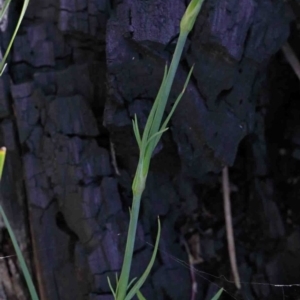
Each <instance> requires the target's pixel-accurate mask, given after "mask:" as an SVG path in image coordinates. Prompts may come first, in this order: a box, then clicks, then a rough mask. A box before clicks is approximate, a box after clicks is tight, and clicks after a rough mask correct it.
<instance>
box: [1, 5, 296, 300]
mask: <svg viewBox="0 0 300 300" xmlns="http://www.w3.org/2000/svg"><path fill="white" fill-rule="evenodd" d="M112 2H113V3H112V4H110V3H109V1H105V0H102V1H101V0H88V1H83V0H77V1H75V0H72V1H70V0H68V1H62V0H61V1H58V0H56V1H50V0H49V1H45V0H43V1H42V0H32V1H31V3H30V6H29V10H28V12H27V14H26V18H25V21H24V23H23V25H22V29H21V30H20V32H19V34H18V36H17V38H16V40H15V45H14V50H13V54H12V57H11V61H10V63H9V67H8V71H7V72H6V73H5V75H4V76H3V77H2V78H1V79H0V92H1V97H0V99H1V100H0V116H1V118H2V119H1V137H2V140H1V142H2V143H3V144H4V145H5V146H6V147H7V148H8V157H7V162H6V169H5V176H4V178H3V183H2V187H1V189H2V199H1V203H2V204H3V206H4V209H5V210H6V211H7V213H8V216H9V219H10V221H11V222H12V225H13V228H14V230H15V232H16V234H17V236H18V239H19V242H20V244H21V247H22V249H23V250H24V253H25V255H26V256H27V259H28V261H31V266H32V270H33V274H35V277H36V281H37V283H38V287H39V290H40V294H41V299H42V300H46V299H51V300H63V299H66V300H67V299H78V300H81V299H82V300H83V299H84V300H85V299H89V300H109V299H112V296H110V295H109V287H108V285H107V280H106V277H107V276H111V278H114V273H115V272H116V271H118V270H120V267H121V263H122V256H123V251H124V250H123V249H124V243H125V238H126V228H127V222H128V206H129V205H130V201H131V198H130V187H131V181H132V178H133V175H134V170H135V167H136V163H137V154H138V153H137V146H136V143H135V141H134V139H133V132H132V127H131V118H132V117H133V116H134V114H135V113H136V114H137V115H138V119H139V123H140V125H141V127H142V128H143V126H144V124H145V122H146V118H147V115H148V112H149V110H150V108H151V103H152V101H153V99H154V98H155V96H156V93H157V90H158V88H159V84H160V82H161V77H162V74H163V68H164V64H165V62H166V61H168V60H169V59H170V57H171V54H172V51H173V49H174V45H175V42H176V36H177V34H178V30H179V22H180V18H181V16H182V14H183V12H184V10H185V7H186V4H185V1H183V0H172V1H171V0H165V1H161V0H155V1H144V0H123V1H112ZM15 9H16V11H17V9H18V7H15ZM12 12H13V14H12V15H17V13H16V12H15V11H14V10H13V8H12ZM290 20H291V17H290V15H289V13H288V10H287V8H286V7H285V4H283V3H282V1H279V0H276V1H265V2H262V1H255V0H252V1H238V0H232V1H223V0H207V1H206V2H205V4H204V7H203V10H202V12H201V14H200V16H199V18H198V21H197V23H196V25H195V29H194V31H193V33H192V34H191V35H190V37H189V42H188V43H187V45H186V48H185V53H184V56H183V58H182V61H181V64H180V66H179V69H178V73H177V75H176V78H175V82H174V87H173V90H172V93H171V97H170V104H169V106H168V108H167V109H168V110H169V109H170V107H171V103H172V101H174V100H175V97H176V95H178V94H179V92H180V91H181V88H182V84H183V82H184V79H185V78H186V75H187V72H188V70H189V68H190V67H191V66H192V65H193V64H194V63H195V70H194V74H193V78H192V80H191V83H190V85H189V87H188V88H187V91H186V93H185V95H184V97H183V99H182V102H181V104H180V106H179V108H178V110H177V111H176V113H175V115H174V118H173V120H172V122H171V129H170V131H169V132H168V133H166V134H165V136H164V137H163V139H162V141H161V142H160V144H159V146H158V148H157V149H156V152H155V156H154V158H153V163H152V165H151V172H150V174H149V179H148V182H147V188H146V191H145V194H144V197H143V201H142V211H141V220H140V224H139V228H138V240H137V243H136V246H135V247H136V248H135V250H136V252H135V257H134V265H133V270H132V277H136V276H139V275H140V274H141V273H142V271H143V270H144V268H145V267H146V265H147V261H148V259H149V257H150V256H151V250H152V248H151V247H149V244H150V245H151V244H153V243H154V238H155V231H156V216H157V215H160V216H161V219H162V238H161V242H160V249H161V250H163V251H164V252H161V253H160V254H159V258H158V261H157V263H156V265H155V267H154V269H153V272H152V275H151V277H150V279H149V281H148V282H147V284H146V285H145V287H144V288H143V290H142V291H143V294H144V295H145V297H146V298H147V299H174V300H176V299H189V297H190V291H191V286H190V285H191V282H190V277H189V276H190V275H189V270H188V269H184V268H182V266H181V265H180V264H178V262H176V261H175V260H173V259H171V258H170V256H166V255H164V253H166V252H167V253H170V254H171V255H173V256H174V257H176V258H178V259H182V260H183V261H187V254H186V253H185V251H184V249H183V247H182V246H181V244H180V234H179V231H180V230H179V229H178V226H179V225H178V224H181V223H182V222H181V221H180V220H181V219H182V218H183V219H184V220H185V221H184V223H188V221H186V220H190V219H193V217H192V216H193V215H195V213H196V214H197V212H198V211H199V210H201V209H202V208H203V206H204V202H205V201H204V200H203V198H201V197H200V196H199V193H198V191H197V190H198V186H199V185H200V184H204V186H205V184H208V186H210V185H211V183H212V182H213V185H215V184H216V183H217V182H218V179H217V178H218V177H217V175H212V177H211V179H210V174H213V173H216V174H217V173H218V172H219V171H220V170H221V167H222V165H223V164H226V165H230V166H231V165H233V164H234V161H235V159H236V156H237V152H238V147H239V144H240V142H241V141H242V140H243V139H244V138H245V137H246V136H248V135H250V134H254V133H255V134H257V136H259V137H260V138H261V139H263V133H262V128H263V126H264V121H263V120H262V121H261V123H259V125H257V124H258V121H257V120H258V118H259V116H260V115H259V114H257V113H256V108H257V105H258V103H259V97H260V93H261V89H262V82H263V79H264V74H265V72H266V67H267V64H268V62H269V60H270V58H271V56H272V55H274V54H275V53H276V52H277V51H278V50H279V49H280V47H281V45H282V44H283V43H284V42H285V41H286V39H287V37H288V34H289V23H290ZM9 22H10V23H9V26H8V30H7V31H6V32H4V38H3V44H4V45H5V42H6V40H7V39H8V36H10V34H11V28H12V24H13V20H9ZM110 142H113V144H114V148H115V152H116V159H117V163H118V167H119V169H120V175H119V176H118V175H117V174H116V171H115V170H114V167H113V165H112V159H113V158H112V152H111V150H110V146H109V145H110ZM253 147H255V145H254V146H253ZM260 150H261V148H259V146H258V150H257V152H259V151H260ZM253 151H254V150H253ZM260 154H261V156H263V155H264V154H265V153H260ZM270 185H271V186H272V184H270ZM203 189H205V187H204V188H203ZM256 189H257V191H258V194H259V197H260V198H261V199H262V200H261V201H258V202H259V203H260V204H261V205H262V207H264V209H265V211H266V215H268V210H269V208H270V206H271V207H272V216H273V217H274V216H276V218H278V220H279V221H278V223H276V224H275V225H274V226H272V225H273V219H272V218H267V219H266V221H265V222H266V224H267V227H268V226H269V227H268V228H269V231H268V233H267V235H269V236H270V237H271V238H272V239H277V238H280V237H282V236H283V235H284V234H285V233H284V228H283V225H282V224H281V223H280V220H281V216H280V214H279V211H278V207H277V206H276V203H275V202H274V201H273V200H272V196H270V195H271V194H272V190H271V191H270V189H269V185H264V182H261V181H259V180H257V182H256ZM270 199H271V200H270ZM270 203H271V204H270ZM189 226H190V225H189ZM193 226H194V227H195V226H198V227H199V226H200V227H201V226H202V225H195V220H193ZM204 227H205V226H204ZM223 237H224V228H216V229H215V230H214V232H213V234H212V235H207V234H203V239H202V240H203V241H204V242H203V243H202V249H203V255H204V259H205V260H206V261H207V262H209V261H210V259H214V258H215V257H216V255H215V254H214V253H216V252H218V251H224V250H223V249H226V245H225V244H224V241H222V242H219V245H218V246H216V245H215V246H213V245H212V244H213V243H214V241H219V240H222V238H223ZM4 241H7V239H6V240H4ZM31 249H32V251H31ZM245 251H246V250H245ZM247 255H250V254H248V253H247ZM245 256H246V255H245ZM9 261H11V263H12V264H15V261H14V260H13V259H10V260H9ZM241 268H242V269H243V268H244V269H243V270H244V271H243V272H242V274H243V275H244V278H245V276H248V277H249V276H250V277H251V275H249V272H248V271H247V270H248V269H247V268H248V265H247V264H246V262H243V264H241ZM1 269H3V270H4V271H6V272H7V270H8V267H7V266H5V265H2V266H1ZM220 269H221V268H220ZM208 270H209V268H208ZM247 272H248V273H247ZM15 274H16V275H15V276H16V277H17V276H18V274H19V271H18V270H16V272H15ZM256 275H257V274H256ZM253 276H254V275H253ZM257 276H258V275H257ZM6 277H9V276H6ZM11 277H14V276H11ZM250 277H249V278H250ZM0 280H1V281H2V282H7V281H6V280H4V279H2V278H1V279H0ZM250 280H251V279H249V280H248V281H250ZM198 284H199V294H198V297H199V298H197V299H209V297H210V296H211V295H212V294H213V293H214V288H213V285H212V284H211V283H207V282H205V281H204V280H202V279H201V278H200V277H199V282H198ZM14 290H21V291H22V292H19V293H20V296H18V298H17V299H27V298H26V297H27V294H26V288H24V285H23V284H22V282H18V281H15V282H14V283H13V288H5V289H3V293H2V294H3V296H1V297H2V298H3V299H15V298H14V297H15V294H14ZM1 292H2V291H0V293H1ZM245 293H246V295H247V296H249V297H252V298H251V299H256V298H254V297H256V296H257V295H259V293H262V291H261V290H260V289H258V290H257V291H256V292H253V291H251V290H247V289H245ZM255 293H256V294H255ZM267 296H268V297H271V298H270V299H275V298H274V295H272V294H271V292H270V291H269V294H268V295H267ZM1 297H0V298H1ZM22 297H23V298H22ZM272 297H273V298H272ZM2 298H1V299H2ZM257 299H259V298H257ZM265 299H267V298H265Z"/></svg>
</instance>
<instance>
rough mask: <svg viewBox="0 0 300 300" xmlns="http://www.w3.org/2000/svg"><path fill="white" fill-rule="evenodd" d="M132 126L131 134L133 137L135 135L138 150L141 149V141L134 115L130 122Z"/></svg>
mask: <svg viewBox="0 0 300 300" xmlns="http://www.w3.org/2000/svg"><path fill="white" fill-rule="evenodd" d="M132 125H133V132H134V135H135V139H136V141H137V144H138V146H139V149H141V144H142V140H141V134H140V130H139V124H138V121H137V116H136V114H134V120H132Z"/></svg>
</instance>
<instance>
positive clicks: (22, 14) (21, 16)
mask: <svg viewBox="0 0 300 300" xmlns="http://www.w3.org/2000/svg"><path fill="white" fill-rule="evenodd" d="M29 1H30V0H24V4H23V7H22V11H21V14H20V17H19V20H18V23H17V26H16V29H15V31H14V33H13V36H12V38H11V40H10V42H9V44H8V47H7V49H6V52H5V54H4V56H3V59H2V61H1V63H0V76H1V75H2V74H3V71H4V69H5V65H6V64H5V62H6V59H7V57H8V54H9V52H10V49H11V47H12V44H13V42H14V40H15V37H16V35H17V32H18V30H19V27H20V25H21V22H22V20H23V18H24V15H25V12H26V10H27V7H28V4H29Z"/></svg>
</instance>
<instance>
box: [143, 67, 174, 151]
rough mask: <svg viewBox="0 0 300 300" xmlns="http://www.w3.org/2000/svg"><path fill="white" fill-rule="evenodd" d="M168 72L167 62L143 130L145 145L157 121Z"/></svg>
mask: <svg viewBox="0 0 300 300" xmlns="http://www.w3.org/2000/svg"><path fill="white" fill-rule="evenodd" d="M167 73H168V67H167V64H166V65H165V70H164V76H163V80H162V83H161V85H160V88H159V91H158V93H157V96H156V98H155V100H154V103H153V105H152V108H151V111H150V114H149V116H148V119H147V122H146V126H145V129H144V132H143V139H142V145H144V146H145V144H146V142H147V140H148V137H149V135H151V133H152V131H153V125H154V124H153V123H154V122H155V115H156V111H157V108H158V105H159V103H160V99H161V97H162V95H163V89H164V86H165V81H166V79H167Z"/></svg>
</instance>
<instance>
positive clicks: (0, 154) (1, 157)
mask: <svg viewBox="0 0 300 300" xmlns="http://www.w3.org/2000/svg"><path fill="white" fill-rule="evenodd" d="M5 156H6V148H5V147H2V148H1V149H0V180H1V179H2V173H3V167H4V162H5ZM0 215H1V217H2V218H3V221H4V224H5V226H6V228H7V231H8V234H9V236H10V238H11V241H12V244H13V246H14V249H15V251H16V254H17V258H18V260H19V263H20V266H21V269H22V272H23V275H24V277H25V280H26V284H27V287H28V290H29V293H30V296H31V299H32V300H38V299H39V297H38V294H37V292H36V289H35V287H34V284H33V282H32V278H31V276H30V273H29V270H28V267H27V265H26V262H25V259H24V257H23V255H22V251H21V249H20V247H19V245H18V242H17V239H16V236H15V234H14V232H13V230H12V228H11V226H10V223H9V221H8V219H7V217H6V214H5V212H4V210H3V208H2V206H1V205H0Z"/></svg>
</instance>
